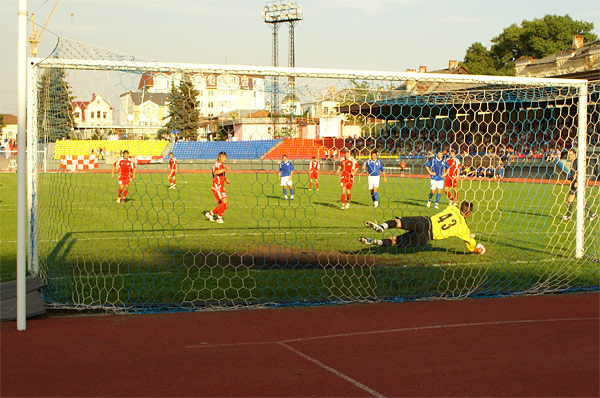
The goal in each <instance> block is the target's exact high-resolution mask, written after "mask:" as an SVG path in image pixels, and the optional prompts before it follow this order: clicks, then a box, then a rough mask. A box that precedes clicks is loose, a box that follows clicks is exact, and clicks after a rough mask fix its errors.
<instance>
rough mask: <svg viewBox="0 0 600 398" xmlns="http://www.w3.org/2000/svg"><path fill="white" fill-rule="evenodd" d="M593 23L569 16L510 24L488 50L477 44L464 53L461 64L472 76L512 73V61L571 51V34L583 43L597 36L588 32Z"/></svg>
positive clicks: (552, 16)
mask: <svg viewBox="0 0 600 398" xmlns="http://www.w3.org/2000/svg"><path fill="white" fill-rule="evenodd" d="M593 29H594V23H593V22H585V21H575V20H573V19H572V18H571V17H570V16H569V15H565V16H559V15H546V16H544V17H543V18H541V19H534V20H533V21H526V20H524V21H522V22H521V25H517V24H512V25H510V26H509V27H507V28H504V30H503V31H502V33H500V34H499V35H498V36H496V37H494V38H493V39H492V40H491V41H492V45H491V47H490V49H489V50H488V49H487V48H486V47H485V46H484V45H482V44H481V43H479V42H475V43H473V44H472V45H471V46H470V47H469V48H468V49H467V51H466V54H465V59H464V61H463V63H462V64H463V65H464V66H466V67H467V68H468V69H469V72H471V73H473V74H481V75H507V76H512V75H514V74H515V61H516V60H517V59H519V58H521V57H523V56H529V57H533V58H543V57H546V56H548V55H551V54H555V53H557V52H560V51H563V50H566V49H569V48H571V46H572V44H573V36H574V35H583V37H584V40H585V41H586V42H589V41H594V40H596V39H597V38H598V37H597V36H596V35H595V34H594V33H592V30H593Z"/></svg>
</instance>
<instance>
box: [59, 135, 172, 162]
mask: <svg viewBox="0 0 600 398" xmlns="http://www.w3.org/2000/svg"><path fill="white" fill-rule="evenodd" d="M167 144H168V141H153V140H152V141H151V140H146V141H140V140H118V141H116V140H111V141H109V140H63V141H56V145H55V147H54V159H60V158H61V156H66V155H90V154H92V151H93V152H94V153H97V151H98V150H100V149H101V150H102V152H103V156H110V155H118V154H119V153H120V152H121V151H124V150H128V151H129V154H130V155H131V156H150V157H153V156H160V155H162V153H163V150H164V149H165V147H166V146H167Z"/></svg>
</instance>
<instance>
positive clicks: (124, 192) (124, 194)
mask: <svg viewBox="0 0 600 398" xmlns="http://www.w3.org/2000/svg"><path fill="white" fill-rule="evenodd" d="M126 197H127V190H124V191H123V199H125V198H126Z"/></svg>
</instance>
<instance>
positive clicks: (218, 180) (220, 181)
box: [212, 162, 227, 203]
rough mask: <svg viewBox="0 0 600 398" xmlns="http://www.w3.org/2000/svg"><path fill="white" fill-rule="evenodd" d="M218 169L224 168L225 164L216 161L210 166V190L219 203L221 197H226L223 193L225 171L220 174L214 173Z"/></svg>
mask: <svg viewBox="0 0 600 398" xmlns="http://www.w3.org/2000/svg"><path fill="white" fill-rule="evenodd" d="M218 170H225V165H224V164H222V163H219V162H216V163H215V165H214V166H213V168H212V176H213V184H212V192H213V195H215V198H216V199H217V201H218V202H219V203H220V202H221V200H222V199H223V198H226V197H227V194H226V193H225V172H223V173H221V174H215V172H216V171H218Z"/></svg>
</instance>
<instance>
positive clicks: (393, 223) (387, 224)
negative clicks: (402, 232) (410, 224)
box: [381, 220, 398, 229]
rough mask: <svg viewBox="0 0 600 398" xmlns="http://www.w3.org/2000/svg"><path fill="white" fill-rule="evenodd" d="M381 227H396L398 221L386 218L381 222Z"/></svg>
mask: <svg viewBox="0 0 600 398" xmlns="http://www.w3.org/2000/svg"><path fill="white" fill-rule="evenodd" d="M381 226H382V227H383V229H389V228H396V227H397V226H398V221H396V220H388V221H386V222H384V223H383V224H381Z"/></svg>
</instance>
